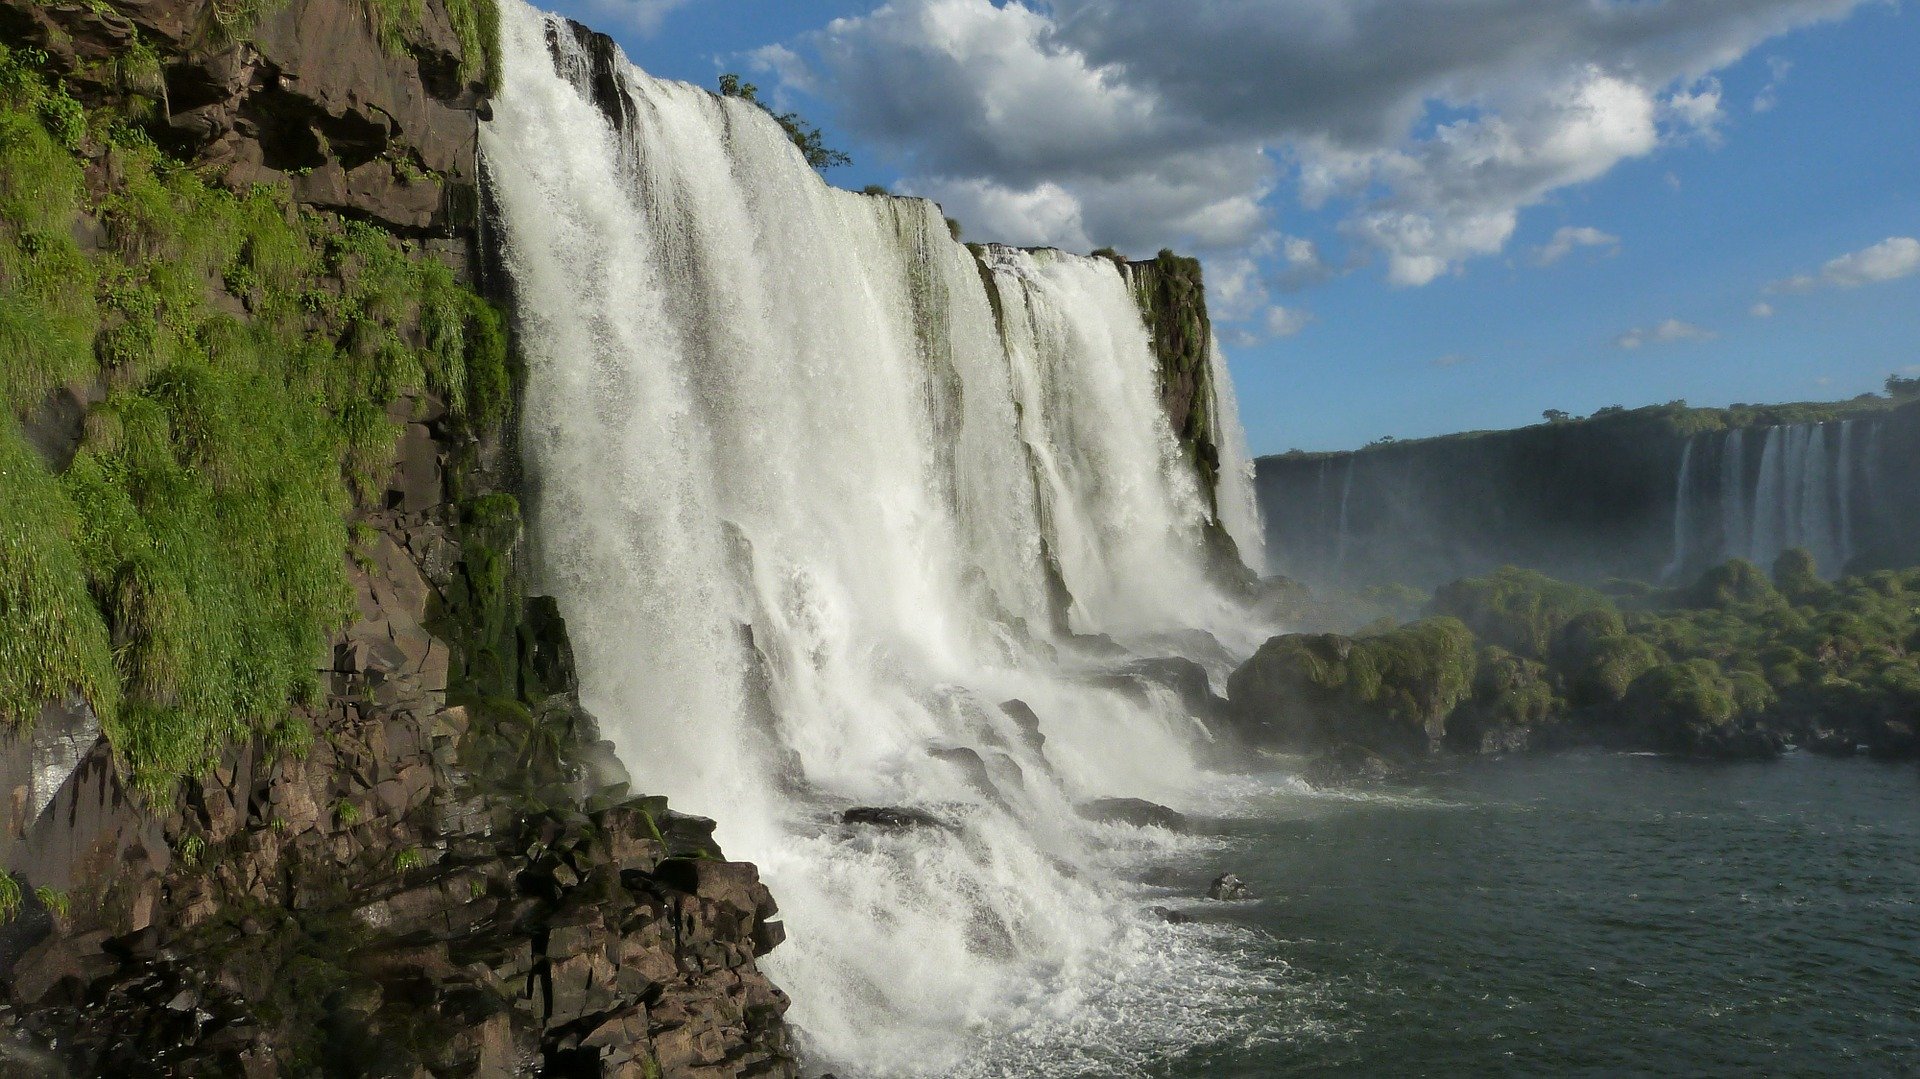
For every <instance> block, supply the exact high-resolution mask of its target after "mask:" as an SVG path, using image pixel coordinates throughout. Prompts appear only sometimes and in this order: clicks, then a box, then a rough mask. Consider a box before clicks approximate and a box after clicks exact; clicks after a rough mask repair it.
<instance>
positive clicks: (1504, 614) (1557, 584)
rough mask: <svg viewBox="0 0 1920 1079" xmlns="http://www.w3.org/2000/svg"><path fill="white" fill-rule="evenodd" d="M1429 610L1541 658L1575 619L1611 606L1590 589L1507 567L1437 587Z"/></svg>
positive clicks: (1490, 641)
mask: <svg viewBox="0 0 1920 1079" xmlns="http://www.w3.org/2000/svg"><path fill="white" fill-rule="evenodd" d="M1428 611H1429V613H1431V614H1435V615H1445V616H1451V617H1453V618H1457V619H1459V620H1460V621H1461V622H1463V623H1465V624H1466V625H1467V627H1468V628H1469V629H1471V630H1472V631H1473V632H1474V633H1475V634H1476V635H1478V636H1479V637H1480V638H1481V639H1482V640H1484V641H1485V642H1487V643H1488V644H1494V645H1499V646H1500V647H1501V648H1505V649H1507V650H1508V651H1510V652H1513V653H1514V654H1515V655H1519V656H1524V657H1526V658H1527V659H1533V660H1543V661H1544V660H1546V659H1548V658H1549V655H1550V650H1551V647H1552V644H1553V642H1554V639H1555V638H1556V636H1557V635H1558V634H1559V633H1560V632H1561V630H1562V629H1563V628H1564V627H1566V626H1567V625H1568V624H1569V623H1570V622H1572V621H1573V620H1574V619H1575V618H1577V617H1579V616H1580V615H1583V614H1588V613H1599V614H1601V615H1602V616H1603V617H1604V615H1605V613H1606V612H1612V611H1614V607H1613V604H1612V603H1611V602H1609V601H1608V599H1607V597H1605V596H1603V595H1601V594H1600V593H1598V592H1596V591H1594V590H1593V589H1591V588H1585V587H1582V586H1580V585H1575V584H1568V583H1567V582H1565V581H1557V580H1554V579H1553V578H1551V577H1548V576H1546V575H1545V574H1542V573H1535V572H1534V571H1532V570H1525V569H1517V568H1515V567H1513V566H1506V567H1503V568H1501V569H1499V570H1496V571H1494V572H1493V573H1491V574H1488V575H1487V576H1485V577H1468V578H1465V579H1462V580H1458V581H1454V582H1452V583H1451V584H1447V585H1443V586H1441V588H1440V589H1439V590H1437V591H1436V592H1435V593H1434V595H1433V602H1432V604H1431V605H1429V607H1428ZM1615 617H1617V613H1616V615H1615Z"/></svg>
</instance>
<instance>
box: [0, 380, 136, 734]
mask: <svg viewBox="0 0 1920 1079" xmlns="http://www.w3.org/2000/svg"><path fill="white" fill-rule="evenodd" d="M76 517H77V514H76V513H75V510H74V506H73V504H72V503H71V502H70V501H69V500H68V498H67V496H66V493H65V492H64V491H62V490H61V488H60V484H59V481H57V480H55V479H54V478H53V477H52V476H51V475H49V474H47V472H46V470H45V469H44V468H43V467H41V464H40V460H39V458H37V457H36V456H34V453H33V451H32V450H31V449H29V448H28V447H27V446H26V445H25V444H24V443H23V442H21V441H20V438H19V436H18V433H17V432H16V430H15V429H14V423H13V421H12V419H11V418H10V417H9V418H7V419H6V421H5V425H4V426H0V627H4V632H0V725H7V726H18V725H20V724H22V723H28V722H31V721H32V720H33V718H34V717H35V716H37V715H39V713H40V708H41V706H42V705H43V704H45V703H47V702H48V701H54V700H61V699H64V698H65V697H66V696H67V694H68V693H71V692H74V691H76V690H77V691H78V692H79V693H81V694H82V695H83V696H84V697H86V699H88V700H90V701H92V702H94V705H95V707H96V708H99V709H101V710H103V711H106V712H109V713H110V712H112V711H113V710H114V708H115V706H116V705H117V704H118V702H119V697H120V680H119V677H118V675H117V674H116V673H115V670H114V665H113V650H112V647H111V645H110V643H109V641H108V637H107V626H106V622H105V621H104V620H103V619H102V618H101V614H100V611H99V609H98V608H96V607H95V606H94V603H93V597H92V596H91V595H90V594H89V593H88V591H87V578H86V573H85V570H84V567H83V565H82V563H81V560H80V556H79V553H78V552H77V551H76V550H75V540H76V538H77V537H76V535H75V533H76V532H77V531H78V529H77V528H76V527H75V524H76Z"/></svg>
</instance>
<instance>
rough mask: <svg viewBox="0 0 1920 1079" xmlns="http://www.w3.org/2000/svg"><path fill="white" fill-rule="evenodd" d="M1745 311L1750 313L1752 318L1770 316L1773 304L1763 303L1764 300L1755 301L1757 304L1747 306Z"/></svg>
mask: <svg viewBox="0 0 1920 1079" xmlns="http://www.w3.org/2000/svg"><path fill="white" fill-rule="evenodd" d="M1747 313H1748V314H1750V315H1752V316H1753V317H1754V318H1772V317H1773V305H1772V304H1770V303H1764V302H1763V303H1757V304H1754V305H1753V306H1752V307H1750V308H1748V309H1747Z"/></svg>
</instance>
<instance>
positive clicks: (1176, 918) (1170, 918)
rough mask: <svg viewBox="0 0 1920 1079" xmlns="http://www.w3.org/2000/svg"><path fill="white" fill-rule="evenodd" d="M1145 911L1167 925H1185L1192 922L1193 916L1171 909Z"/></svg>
mask: <svg viewBox="0 0 1920 1079" xmlns="http://www.w3.org/2000/svg"><path fill="white" fill-rule="evenodd" d="M1147 911H1148V913H1150V914H1152V915H1154V916H1155V917H1157V918H1159V919H1160V920H1161V921H1163V922H1166V923H1167V924H1168V925H1186V924H1188V923H1190V922H1192V921H1193V915H1191V914H1188V913H1187V912H1186V911H1184V910H1175V909H1173V908H1172V907H1148V908H1147Z"/></svg>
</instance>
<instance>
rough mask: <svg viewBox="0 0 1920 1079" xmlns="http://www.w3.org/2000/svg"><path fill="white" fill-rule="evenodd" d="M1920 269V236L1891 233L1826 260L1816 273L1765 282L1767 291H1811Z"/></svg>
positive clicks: (1890, 278) (1854, 285)
mask: <svg viewBox="0 0 1920 1079" xmlns="http://www.w3.org/2000/svg"><path fill="white" fill-rule="evenodd" d="M1915 273H1920V240H1916V239H1914V238H1913V237H1911V236H1890V237H1888V238H1887V239H1884V240H1882V241H1880V242H1879V243H1877V244H1874V245H1873V246H1872V247H1867V248H1862V249H1861V250H1859V251H1853V252H1849V253H1847V254H1845V255H1841V256H1840V257H1838V258H1834V259H1829V260H1827V264H1826V265H1824V266H1822V267H1820V272H1819V273H1817V274H1796V275H1795V276H1793V277H1789V278H1786V279H1785V280H1782V281H1775V282H1774V283H1773V284H1771V285H1768V286H1767V291H1768V292H1812V291H1814V290H1815V289H1820V288H1859V287H1860V286H1862V285H1877V284H1880V283H1882V282H1885V281H1897V280H1899V279H1900V278H1902V277H1909V276H1911V275H1913V274H1915Z"/></svg>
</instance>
